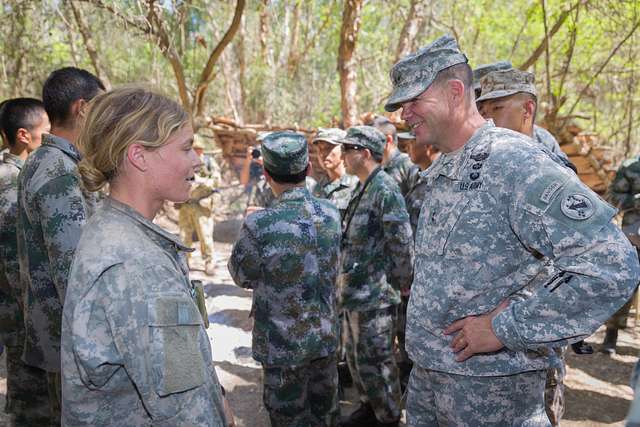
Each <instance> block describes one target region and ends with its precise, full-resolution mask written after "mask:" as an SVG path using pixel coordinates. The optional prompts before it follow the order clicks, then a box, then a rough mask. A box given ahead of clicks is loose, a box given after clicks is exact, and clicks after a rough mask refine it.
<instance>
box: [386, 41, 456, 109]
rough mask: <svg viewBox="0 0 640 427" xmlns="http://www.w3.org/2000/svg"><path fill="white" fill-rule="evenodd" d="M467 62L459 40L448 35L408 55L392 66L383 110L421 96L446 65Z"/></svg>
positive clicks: (393, 107) (397, 106)
mask: <svg viewBox="0 0 640 427" xmlns="http://www.w3.org/2000/svg"><path fill="white" fill-rule="evenodd" d="M466 62H467V57H466V56H465V55H464V53H462V52H460V49H459V48H458V43H457V42H456V41H455V39H454V38H453V37H451V36H450V35H445V36H442V37H440V38H438V39H437V40H436V41H434V42H433V43H431V44H429V45H427V46H425V47H423V48H422V49H419V50H418V51H417V52H415V53H412V54H409V55H407V56H405V57H404V58H402V59H401V60H400V61H398V62H397V63H396V64H395V65H394V66H393V68H392V69H391V83H392V84H393V92H392V93H391V96H389V99H388V100H387V103H386V104H385V106H384V109H385V110H387V111H389V112H392V111H395V110H397V109H398V108H400V107H401V106H402V103H403V102H407V101H410V100H412V99H414V98H416V97H417V96H418V95H420V94H421V93H422V92H424V91H425V90H427V88H428V87H429V86H430V85H431V83H433V81H434V80H435V78H436V75H437V74H438V72H440V71H441V70H444V69H445V68H449V67H452V66H454V65H457V64H462V63H466Z"/></svg>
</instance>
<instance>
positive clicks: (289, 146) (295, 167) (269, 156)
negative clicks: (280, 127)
mask: <svg viewBox="0 0 640 427" xmlns="http://www.w3.org/2000/svg"><path fill="white" fill-rule="evenodd" d="M261 142H262V145H261V146H260V151H261V152H262V159H263V165H264V167H265V169H267V170H268V171H270V172H273V173H275V174H278V175H294V174H297V173H300V172H303V171H304V170H305V169H306V168H307V165H308V164H309V149H308V146H307V138H305V136H304V135H303V134H301V133H298V132H293V131H289V130H285V131H280V132H271V133H269V134H268V135H265V136H264V137H263V138H262V141H261Z"/></svg>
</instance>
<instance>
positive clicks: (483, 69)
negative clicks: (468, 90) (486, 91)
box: [473, 61, 513, 90]
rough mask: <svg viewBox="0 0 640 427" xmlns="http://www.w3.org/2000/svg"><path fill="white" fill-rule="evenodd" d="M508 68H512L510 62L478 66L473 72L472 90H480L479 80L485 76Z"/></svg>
mask: <svg viewBox="0 0 640 427" xmlns="http://www.w3.org/2000/svg"><path fill="white" fill-rule="evenodd" d="M509 68H513V65H511V61H498V62H494V63H493V64H484V65H479V66H478V67H476V68H475V69H474V70H473V90H479V89H480V80H482V78H483V77H484V76H486V75H487V74H489V73H492V72H494V71H500V70H508V69H509Z"/></svg>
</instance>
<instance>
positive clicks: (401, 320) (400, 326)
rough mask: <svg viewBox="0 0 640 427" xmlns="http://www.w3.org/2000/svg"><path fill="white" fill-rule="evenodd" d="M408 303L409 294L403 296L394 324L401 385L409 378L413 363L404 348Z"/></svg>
mask: <svg viewBox="0 0 640 427" xmlns="http://www.w3.org/2000/svg"><path fill="white" fill-rule="evenodd" d="M408 305H409V296H403V297H402V299H401V301H400V306H399V307H398V321H397V324H396V337H397V340H398V353H397V356H396V360H397V361H398V367H399V368H400V377H401V378H400V382H401V383H402V385H403V386H405V385H406V384H407V381H408V380H409V373H410V372H411V366H412V365H413V363H412V362H411V359H410V358H409V354H408V353H407V348H406V340H405V331H406V329H407V307H408Z"/></svg>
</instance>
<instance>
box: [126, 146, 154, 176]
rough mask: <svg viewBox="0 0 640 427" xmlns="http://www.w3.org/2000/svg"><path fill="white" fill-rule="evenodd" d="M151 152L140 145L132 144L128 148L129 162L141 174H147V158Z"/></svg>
mask: <svg viewBox="0 0 640 427" xmlns="http://www.w3.org/2000/svg"><path fill="white" fill-rule="evenodd" d="M148 155H149V151H148V150H147V149H146V148H145V147H143V146H142V145H140V144H131V145H130V146H129V148H127V160H128V161H129V163H131V165H132V166H133V167H134V168H136V169H138V170H139V171H140V172H146V170H147V169H148V167H149V166H148V165H147V158H146V156H148Z"/></svg>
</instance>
